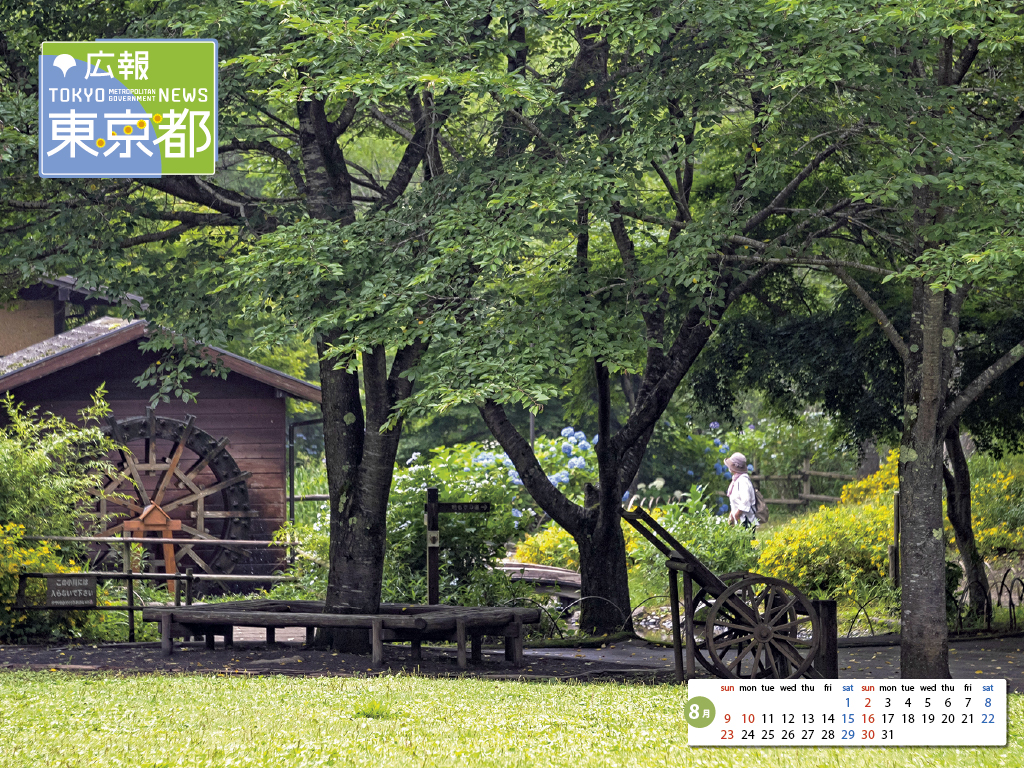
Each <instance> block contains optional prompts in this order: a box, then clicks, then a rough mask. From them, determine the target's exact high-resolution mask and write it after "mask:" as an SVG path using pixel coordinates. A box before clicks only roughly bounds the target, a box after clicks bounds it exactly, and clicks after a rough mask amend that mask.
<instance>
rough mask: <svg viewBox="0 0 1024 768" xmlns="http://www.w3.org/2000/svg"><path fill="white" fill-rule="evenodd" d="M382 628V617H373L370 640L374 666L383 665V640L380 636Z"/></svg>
mask: <svg viewBox="0 0 1024 768" xmlns="http://www.w3.org/2000/svg"><path fill="white" fill-rule="evenodd" d="M383 629H384V621H383V620H382V619H373V628H372V629H371V630H370V632H371V638H370V641H371V643H372V644H373V666H375V667H383V666H384V641H383V639H382V638H381V635H382V632H383Z"/></svg>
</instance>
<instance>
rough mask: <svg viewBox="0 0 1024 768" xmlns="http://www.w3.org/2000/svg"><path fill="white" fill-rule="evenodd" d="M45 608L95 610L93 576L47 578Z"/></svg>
mask: <svg viewBox="0 0 1024 768" xmlns="http://www.w3.org/2000/svg"><path fill="white" fill-rule="evenodd" d="M46 607H47V608H95V607H96V577H95V576H75V575H74V574H68V575H66V576H64V575H62V576H47V577H46Z"/></svg>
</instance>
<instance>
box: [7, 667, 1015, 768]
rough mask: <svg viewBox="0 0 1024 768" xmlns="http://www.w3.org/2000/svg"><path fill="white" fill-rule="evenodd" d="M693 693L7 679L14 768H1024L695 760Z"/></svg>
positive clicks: (428, 683) (795, 757)
mask: <svg viewBox="0 0 1024 768" xmlns="http://www.w3.org/2000/svg"><path fill="white" fill-rule="evenodd" d="M684 696H685V689H680V688H677V687H675V686H667V685H665V686H639V685H613V684H601V685H566V684H554V685H548V684H534V683H509V682H489V681H485V680H473V679H460V680H431V679H425V678H416V677H403V676H389V677H381V678H373V679H344V678H290V677H257V678H240V677H212V676H211V677H205V676H204V677H200V676H187V677H186V676H164V675H152V676H149V675H147V676H101V675H75V674H67V673H62V672H50V673H45V672H43V673H39V672H36V673H30V672H8V673H0V766H26V767H29V766H31V768H51V766H54V767H56V766H59V767H61V768H64V767H70V766H103V767H104V768H119V767H120V766H131V767H132V768H148V767H150V766H168V767H173V768H179V767H180V768H200V767H201V766H217V767H218V768H221V767H225V768H226V767H228V766H239V767H240V768H241V767H244V768H258V767H259V766H302V767H306V766H308V767H310V768H312V767H313V766H328V765H338V766H348V765H366V766H381V765H384V766H387V767H388V768H392V767H393V766H415V767H416V768H420V767H421V766H496V767H497V766H501V768H506V767H508V766H573V768H575V766H591V765H593V766H598V765H600V766H605V765H607V766H634V765H635V766H658V767H659V768H660V767H662V766H664V768H669V767H671V768H675V767H676V766H691V765H693V766H751V768H753V767H754V766H757V767H758V768H761V767H762V766H764V767H766V768H771V767H772V766H793V768H816V767H817V766H823V767H824V766H828V767H830V768H831V767H832V766H865V768H867V766H871V767H872V768H875V767H876V766H881V767H883V768H888V766H915V768H917V767H918V766H1021V765H1024V742H1022V739H1021V726H1022V725H1024V697H1021V696H1011V697H1010V703H1009V707H1010V738H1009V743H1008V745H1007V746H1006V747H987V748H963V749H952V748H944V749H942V748H933V749H925V748H920V749H917V748H900V749H866V748H860V749H858V748H853V749H840V748H828V749H820V748H818V749H814V748H807V749H764V750H761V749H721V748H701V749H689V748H688V747H687V746H686V725H685V724H684V722H683V718H682V707H683V702H684Z"/></svg>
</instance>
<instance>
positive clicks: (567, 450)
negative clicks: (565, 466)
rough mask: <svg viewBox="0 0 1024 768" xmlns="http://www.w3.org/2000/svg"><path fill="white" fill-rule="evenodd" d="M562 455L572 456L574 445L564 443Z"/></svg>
mask: <svg viewBox="0 0 1024 768" xmlns="http://www.w3.org/2000/svg"><path fill="white" fill-rule="evenodd" d="M562 453H564V454H565V455H566V456H572V445H571V444H570V443H562Z"/></svg>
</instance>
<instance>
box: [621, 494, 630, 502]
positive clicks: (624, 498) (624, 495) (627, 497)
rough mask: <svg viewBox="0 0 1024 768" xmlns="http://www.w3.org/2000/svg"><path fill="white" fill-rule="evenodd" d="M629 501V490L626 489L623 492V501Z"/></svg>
mask: <svg viewBox="0 0 1024 768" xmlns="http://www.w3.org/2000/svg"><path fill="white" fill-rule="evenodd" d="M628 501H629V491H626V492H625V493H624V494H622V503H623V504H625V503H627V502H628Z"/></svg>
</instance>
